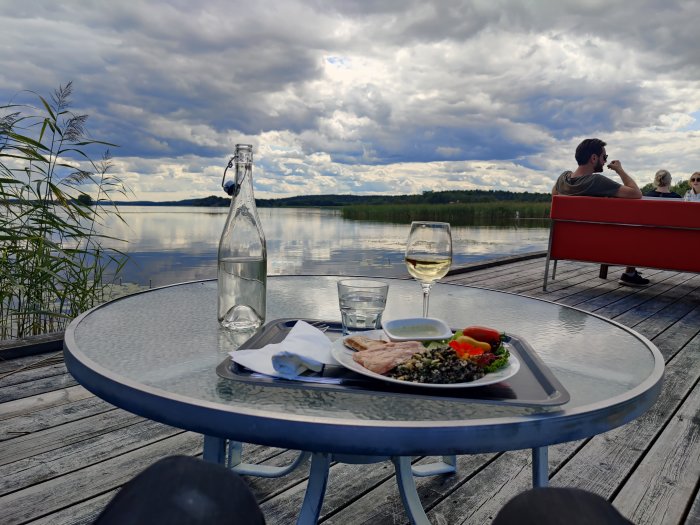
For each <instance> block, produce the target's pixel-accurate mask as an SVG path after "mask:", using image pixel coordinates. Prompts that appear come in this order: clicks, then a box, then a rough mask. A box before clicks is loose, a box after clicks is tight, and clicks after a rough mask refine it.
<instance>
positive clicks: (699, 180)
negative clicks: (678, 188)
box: [683, 171, 700, 202]
mask: <svg viewBox="0 0 700 525" xmlns="http://www.w3.org/2000/svg"><path fill="white" fill-rule="evenodd" d="M683 200H686V201H691V202H700V171H696V172H695V173H693V174H692V175H691V176H690V189H689V190H688V191H687V192H686V194H685V196H684V197H683Z"/></svg>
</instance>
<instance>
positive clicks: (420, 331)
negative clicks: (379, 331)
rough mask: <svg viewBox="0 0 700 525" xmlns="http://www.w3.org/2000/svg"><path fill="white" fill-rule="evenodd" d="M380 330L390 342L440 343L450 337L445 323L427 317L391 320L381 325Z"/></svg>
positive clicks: (450, 333) (450, 334) (450, 331)
mask: <svg viewBox="0 0 700 525" xmlns="http://www.w3.org/2000/svg"><path fill="white" fill-rule="evenodd" d="M382 328H384V332H386V335H387V336H389V339H391V340H392V341H415V340H416V339H417V340H419V341H440V340H441V339H449V338H450V337H452V330H450V327H449V326H447V324H446V323H445V321H441V320H440V319H431V318H429V317H410V318H407V319H392V320H391V321H386V322H384V323H382Z"/></svg>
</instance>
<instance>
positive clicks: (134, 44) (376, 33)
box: [0, 0, 700, 201]
mask: <svg viewBox="0 0 700 525" xmlns="http://www.w3.org/2000/svg"><path fill="white" fill-rule="evenodd" d="M0 6H2V9H0V27H1V28H2V30H0V103H6V102H10V101H14V102H17V101H21V100H30V98H29V97H27V95H26V93H24V92H23V90H32V91H36V92H39V93H41V94H43V95H46V96H48V95H49V94H50V93H51V92H52V91H53V89H55V88H56V87H58V86H59V85H61V84H66V83H67V82H69V81H72V82H73V97H72V100H73V109H74V110H75V111H76V112H78V113H87V114H88V115H90V118H89V120H88V130H89V132H90V135H91V136H92V137H93V138H95V139H101V140H106V141H109V142H112V143H115V144H118V145H119V146H120V147H118V148H115V149H113V150H112V154H113V156H114V168H113V173H114V174H115V175H119V176H120V177H122V178H123V179H124V180H125V181H126V182H127V183H128V184H129V186H130V187H131V188H132V190H133V194H132V195H131V198H132V199H147V200H154V201H164V200H174V199H181V198H188V197H203V196H207V195H212V194H216V195H222V196H223V193H222V191H221V189H220V182H221V174H222V172H223V167H224V166H225V164H226V163H227V161H228V159H229V157H230V156H231V155H232V153H233V150H234V145H235V144H236V143H239V142H244V143H252V144H253V145H254V149H255V172H254V176H255V191H256V196H258V197H268V198H269V197H285V196H292V195H301V194H328V193H354V194H370V193H372V194H376V193H386V194H403V193H419V192H422V191H425V190H443V189H510V190H514V191H542V192H545V191H549V190H550V189H551V187H552V184H553V182H554V180H555V178H556V176H557V175H558V174H559V173H560V172H561V171H563V170H565V169H574V168H575V161H574V158H573V151H574V149H575V146H576V144H578V142H580V140H582V139H583V138H586V137H590V136H597V137H600V138H602V139H603V140H605V141H606V142H608V148H607V150H608V153H609V155H610V156H611V157H612V158H616V159H620V160H621V162H622V164H623V166H624V167H625V169H626V170H627V171H628V172H629V173H630V174H631V175H632V176H633V177H634V178H635V179H636V180H637V182H638V183H639V184H640V185H642V184H645V183H647V182H650V181H651V180H652V178H653V174H654V172H655V171H656V170H657V169H660V168H665V169H668V170H669V171H670V172H671V173H672V174H673V176H674V182H678V181H680V180H681V179H683V178H687V177H688V176H689V175H690V173H692V172H693V171H696V170H700V89H699V84H698V80H699V79H700V52H698V49H699V48H700V30H699V29H698V20H699V19H700V3H698V2H697V1H696V0H688V1H673V0H671V1H669V0H648V1H644V0H640V1H624V2H620V1H616V0H612V1H610V0H608V1H603V0H539V1H537V0H533V1H531V2H522V1H515V0H474V1H458V0H443V1H437V0H433V1H426V0H420V1H413V0H380V1H374V0H367V1H363V0H346V1H337V2H333V1H332V0H271V1H268V0H258V1H257V2H250V1H246V2H243V1H242V0H234V1H225V0H216V1H213V0H202V1H200V2H191V1H189V0H160V1H150V2H146V1H141V2H139V1H129V2H118V1H113V0H105V1H98V0H95V1H77V0H76V1H64V2H54V1H51V2H50V1H32V0H21V1H15V0H0ZM610 173H611V174H612V172H610ZM612 176H613V177H615V175H614V174H612Z"/></svg>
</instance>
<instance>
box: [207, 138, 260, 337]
mask: <svg viewBox="0 0 700 525" xmlns="http://www.w3.org/2000/svg"><path fill="white" fill-rule="evenodd" d="M233 166H235V176H234V179H233V180H231V179H229V180H228V181H227V180H226V170H228V169H229V168H231V167H233ZM226 170H224V177H223V179H222V181H221V184H222V186H223V188H224V191H225V192H226V193H228V194H229V195H230V196H231V207H230V208H229V212H228V218H227V219H226V225H225V226H224V231H223V233H222V234H221V241H220V242H219V257H218V262H219V271H218V276H219V281H218V292H219V301H218V302H219V307H218V317H219V323H221V326H223V327H224V328H226V329H228V330H232V331H235V332H253V331H255V330H256V329H258V328H259V327H260V326H261V325H262V324H263V323H264V322H265V295H266V287H267V247H266V246H265V234H264V233H263V230H262V227H261V225H260V218H259V217H258V210H257V208H256V207H255V197H254V195H253V146H252V145H250V144H236V154H235V155H234V156H233V158H232V159H231V161H229V164H228V167H227V168H226Z"/></svg>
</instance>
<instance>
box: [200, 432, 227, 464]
mask: <svg viewBox="0 0 700 525" xmlns="http://www.w3.org/2000/svg"><path fill="white" fill-rule="evenodd" d="M202 459H203V460H204V461H209V462H210V463H218V464H219V465H224V464H225V463H226V440H225V439H223V438H220V437H216V436H206V435H205V436H204V450H203V452H202Z"/></svg>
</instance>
